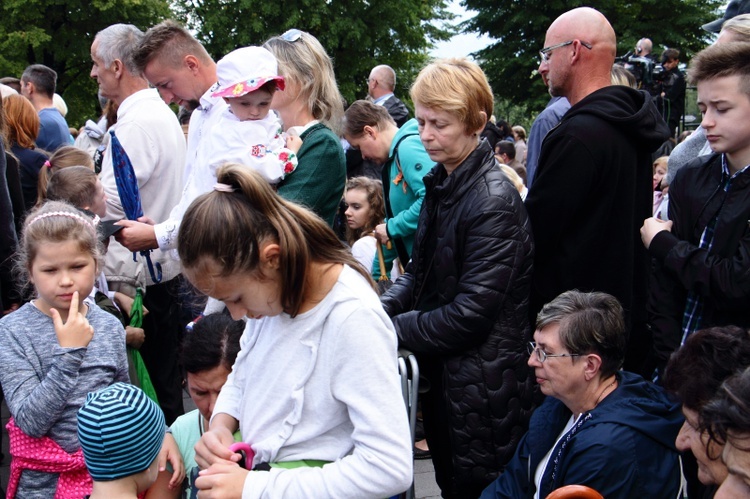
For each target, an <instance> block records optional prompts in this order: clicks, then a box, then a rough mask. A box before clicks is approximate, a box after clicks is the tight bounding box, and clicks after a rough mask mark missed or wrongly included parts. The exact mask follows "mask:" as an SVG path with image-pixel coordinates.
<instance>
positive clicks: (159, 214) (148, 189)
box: [91, 24, 185, 422]
mask: <svg viewBox="0 0 750 499" xmlns="http://www.w3.org/2000/svg"><path fill="white" fill-rule="evenodd" d="M143 37H144V34H143V32H142V31H141V30H139V29H138V28H136V27H135V26H133V25H129V24H115V25H112V26H110V27H108V28H106V29H104V30H102V31H100V32H99V33H98V34H97V35H96V38H95V39H94V43H93V44H92V45H91V60H92V62H93V66H92V69H91V77H92V78H94V79H96V81H97V82H98V83H99V92H100V94H101V95H102V96H103V97H106V98H108V99H110V100H112V101H113V102H114V103H116V104H117V105H118V110H117V123H116V124H115V125H113V126H112V127H111V128H110V129H109V131H110V132H114V133H115V136H116V137H117V139H118V140H119V141H120V143H121V144H122V147H123V149H124V150H125V152H126V153H127V155H128V157H129V158H130V161H131V163H132V166H133V170H134V171H135V176H136V179H137V182H138V189H139V192H140V197H141V203H142V206H143V211H144V213H146V214H148V215H149V217H151V218H152V219H153V220H156V221H158V222H162V221H164V220H166V219H167V218H168V217H169V213H170V212H171V210H172V209H173V208H174V206H175V205H176V204H177V203H178V202H179V200H180V193H181V191H182V172H183V169H184V165H185V137H184V135H183V133H182V128H181V127H180V125H179V123H178V121H177V116H175V114H174V112H173V111H172V110H171V109H170V108H169V106H167V105H166V104H165V103H164V102H163V101H162V100H161V99H160V98H159V94H158V93H157V91H156V90H154V89H150V88H149V85H148V82H147V81H146V79H145V78H144V77H143V76H141V73H140V71H138V69H137V68H136V67H135V64H134V63H133V53H134V51H135V49H136V48H137V47H138V46H139V45H140V42H141V41H142V39H143ZM115 167H116V166H115V165H113V161H112V147H111V144H110V146H108V147H107V149H106V151H105V153H104V159H103V162H102V172H101V177H100V179H101V182H102V185H103V186H104V191H105V193H106V195H107V218H108V219H113V220H121V219H123V218H125V216H126V215H125V212H124V210H123V206H122V202H121V200H120V195H119V192H118V189H117V184H116V181H115V170H114V168H115ZM150 258H151V260H152V262H154V265H156V263H157V262H158V263H159V264H160V266H161V270H162V279H161V281H160V282H154V279H153V277H152V276H151V274H150V272H149V271H148V269H147V266H146V263H145V258H144V257H143V256H138V257H137V261H134V259H133V254H132V252H131V251H130V250H129V249H127V248H126V247H124V246H122V245H120V244H118V243H116V242H112V243H111V244H110V246H109V249H108V252H107V257H106V264H105V268H104V272H105V275H106V277H107V281H108V282H109V283H110V287H111V288H112V289H115V290H117V291H121V292H123V293H125V294H126V295H129V296H131V297H132V296H134V295H135V289H136V288H139V287H140V288H145V291H146V293H145V296H144V306H145V307H146V308H147V309H148V310H149V312H150V313H149V314H147V315H146V316H145V317H144V324H143V328H144V330H145V333H146V340H145V342H144V344H143V347H142V348H141V354H142V356H143V358H144V361H145V362H146V366H147V368H148V369H149V373H150V375H151V377H152V381H153V382H154V386H155V388H156V392H157V395H158V397H159V402H160V404H161V406H162V409H163V410H164V413H165V416H166V418H167V422H171V421H172V420H174V419H175V418H176V417H177V416H179V415H180V414H182V413H183V408H182V389H181V380H182V376H181V374H180V371H179V368H178V363H177V355H176V352H177V350H178V348H179V338H180V335H181V332H182V327H181V326H180V320H179V311H180V306H179V304H178V302H177V296H178V291H179V284H180V279H179V275H180V264H179V262H178V261H177V260H175V259H173V258H172V257H171V256H170V255H169V253H167V252H162V251H160V250H158V249H157V250H155V251H153V252H152V253H151V255H150Z"/></svg>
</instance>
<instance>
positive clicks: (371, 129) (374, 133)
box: [362, 125, 378, 139]
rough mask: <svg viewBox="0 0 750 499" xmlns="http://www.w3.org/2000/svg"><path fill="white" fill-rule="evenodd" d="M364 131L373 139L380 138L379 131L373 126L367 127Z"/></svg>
mask: <svg viewBox="0 0 750 499" xmlns="http://www.w3.org/2000/svg"><path fill="white" fill-rule="evenodd" d="M362 131H363V132H364V135H366V136H368V137H372V138H373V139H377V138H378V129H377V128H375V127H373V126H370V125H365V127H364V128H363V129H362Z"/></svg>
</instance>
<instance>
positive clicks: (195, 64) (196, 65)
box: [183, 55, 201, 74]
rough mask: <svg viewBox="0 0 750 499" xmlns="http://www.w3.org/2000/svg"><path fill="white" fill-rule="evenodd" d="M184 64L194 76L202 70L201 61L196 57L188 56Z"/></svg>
mask: <svg viewBox="0 0 750 499" xmlns="http://www.w3.org/2000/svg"><path fill="white" fill-rule="evenodd" d="M183 62H184V63H185V66H187V68H188V69H189V70H190V72H192V73H193V74H197V73H198V71H199V70H200V65H201V64H200V61H199V60H198V58H197V57H195V56H194V55H186V56H185V58H184V59H183Z"/></svg>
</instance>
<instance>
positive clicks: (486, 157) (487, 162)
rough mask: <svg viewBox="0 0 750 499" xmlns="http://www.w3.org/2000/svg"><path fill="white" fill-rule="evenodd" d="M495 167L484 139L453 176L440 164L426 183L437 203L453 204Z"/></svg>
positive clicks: (487, 143)
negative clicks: (477, 179) (476, 180)
mask: <svg viewBox="0 0 750 499" xmlns="http://www.w3.org/2000/svg"><path fill="white" fill-rule="evenodd" d="M494 166H496V162H495V157H494V156H493V154H492V148H491V147H490V144H489V142H487V139H484V138H483V139H482V140H481V141H480V142H479V145H478V146H477V148H476V149H474V150H473V151H472V152H471V154H469V156H468V157H467V158H466V159H465V160H464V162H463V163H461V164H460V165H459V166H458V167H457V168H456V169H455V170H453V174H451V175H448V174H447V173H446V171H445V167H444V166H443V165H442V163H438V164H437V165H435V167H434V168H433V169H432V171H431V172H430V173H428V174H427V175H426V176H425V177H424V183H425V186H427V189H428V190H432V191H433V193H434V195H435V197H436V200H437V201H439V202H440V203H444V204H453V203H455V202H457V201H458V200H460V199H461V198H462V197H463V196H464V194H465V193H466V191H467V190H468V189H469V188H470V187H471V186H472V184H473V183H474V182H473V181H474V179H475V178H477V177H478V176H480V175H481V174H483V173H484V172H485V171H486V170H488V169H489V168H492V167H494Z"/></svg>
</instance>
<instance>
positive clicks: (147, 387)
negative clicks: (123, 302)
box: [128, 288, 159, 404]
mask: <svg viewBox="0 0 750 499" xmlns="http://www.w3.org/2000/svg"><path fill="white" fill-rule="evenodd" d="M129 325H130V326H132V327H143V290H142V289H141V288H138V289H137V290H136V292H135V299H134V300H133V307H132V308H131V309H130V324H129ZM128 358H129V360H130V364H131V366H132V367H133V369H134V370H135V374H136V376H137V378H138V386H139V387H140V389H141V390H143V391H144V392H145V393H146V395H147V396H148V398H150V399H151V400H153V401H154V402H155V403H157V404H158V403H159V399H158V398H157V397H156V390H155V389H154V384H153V383H151V376H149V374H148V370H147V369H146V364H145V363H144V362H143V357H141V353H140V352H139V351H138V350H136V349H135V348H130V347H128Z"/></svg>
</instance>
